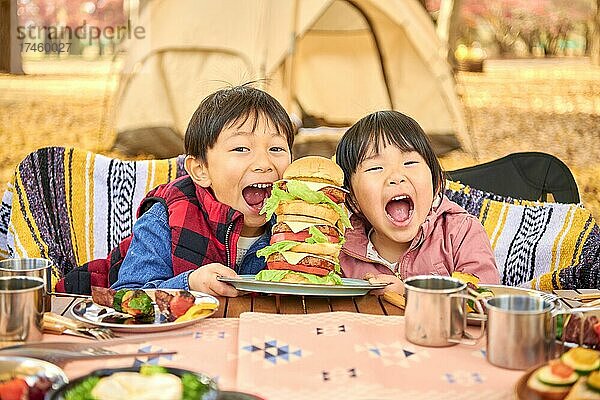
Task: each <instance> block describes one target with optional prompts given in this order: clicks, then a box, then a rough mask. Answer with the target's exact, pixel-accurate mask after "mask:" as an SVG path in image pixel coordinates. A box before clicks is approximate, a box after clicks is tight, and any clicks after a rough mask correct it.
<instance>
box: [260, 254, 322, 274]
mask: <svg viewBox="0 0 600 400" xmlns="http://www.w3.org/2000/svg"><path fill="white" fill-rule="evenodd" d="M279 261H283V262H285V263H287V261H286V259H285V257H284V256H283V255H282V254H281V253H273V254H271V255H270V256H269V258H267V264H269V262H279ZM290 265H291V266H292V267H293V266H294V265H293V264H290ZM296 265H300V266H302V265H306V266H308V267H318V268H323V269H327V270H329V271H331V270H333V269H334V264H333V262H332V261H329V260H327V259H325V258H320V257H313V256H306V257H304V258H303V259H302V260H300V262H299V263H298V264H296ZM290 269H293V268H290Z"/></svg>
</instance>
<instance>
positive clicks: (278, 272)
mask: <svg viewBox="0 0 600 400" xmlns="http://www.w3.org/2000/svg"><path fill="white" fill-rule="evenodd" d="M287 274H296V275H300V276H302V277H304V278H306V279H307V280H308V281H309V282H310V283H313V284H316V285H342V284H343V283H342V278H340V276H339V275H338V274H335V273H333V272H330V273H329V274H327V275H325V276H317V275H313V274H306V273H304V272H296V271H289V270H285V269H263V270H262V271H260V272H259V273H258V274H256V277H255V279H256V280H257V281H267V282H279V281H281V280H282V279H283V278H284V277H285V276H286V275H287Z"/></svg>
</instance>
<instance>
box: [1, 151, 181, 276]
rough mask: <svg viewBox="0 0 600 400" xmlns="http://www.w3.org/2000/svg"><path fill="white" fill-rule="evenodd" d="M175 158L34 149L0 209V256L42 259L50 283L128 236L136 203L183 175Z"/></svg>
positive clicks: (16, 171) (20, 166)
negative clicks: (48, 263) (129, 158)
mask: <svg viewBox="0 0 600 400" xmlns="http://www.w3.org/2000/svg"><path fill="white" fill-rule="evenodd" d="M183 160H184V157H183V156H179V157H177V158H171V159H167V160H143V161H123V160H118V159H114V158H109V157H105V156H103V155H100V154H94V153H91V152H88V151H83V150H78V149H72V148H64V147H47V148H42V149H39V150H36V151H34V152H33V153H31V154H29V155H28V156H27V157H25V159H23V161H21V162H20V163H19V165H18V166H17V167H16V170H15V173H14V175H13V179H12V181H11V182H9V184H8V189H7V190H6V192H5V194H4V197H3V198H2V203H1V204H0V258H8V257H11V258H24V257H41V258H47V259H50V260H52V261H53V262H54V268H53V271H52V283H53V285H55V284H56V282H57V281H58V279H60V278H62V277H63V276H64V275H65V274H66V273H68V272H70V271H71V270H73V269H74V268H77V267H78V266H80V265H82V264H84V263H86V262H88V261H90V260H93V259H96V258H101V257H106V255H107V254H108V252H109V251H110V250H112V249H113V248H114V247H115V246H116V245H117V244H118V243H119V242H120V241H121V240H122V239H123V238H125V237H127V236H129V235H130V234H131V229H132V227H133V223H134V222H135V219H136V210H137V207H138V205H139V203H140V201H141V199H142V198H143V197H144V196H145V194H146V193H147V192H148V191H149V190H150V189H152V188H154V187H155V186H157V185H159V184H162V183H167V182H169V181H171V180H173V179H175V178H177V177H179V176H181V175H183V174H185V170H184V169H183Z"/></svg>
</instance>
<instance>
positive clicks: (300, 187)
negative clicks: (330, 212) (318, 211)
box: [286, 180, 352, 228]
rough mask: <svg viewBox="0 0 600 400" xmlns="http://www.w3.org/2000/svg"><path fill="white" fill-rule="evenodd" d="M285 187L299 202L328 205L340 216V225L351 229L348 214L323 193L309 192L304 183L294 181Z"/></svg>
mask: <svg viewBox="0 0 600 400" xmlns="http://www.w3.org/2000/svg"><path fill="white" fill-rule="evenodd" d="M286 186H287V190H288V192H289V194H291V195H292V196H295V197H297V198H299V199H300V200H304V201H306V202H307V203H310V204H320V203H322V204H327V205H329V206H330V207H331V208H333V209H334V210H335V212H337V213H338V215H339V216H340V219H341V221H342V225H343V226H345V227H346V228H352V224H350V219H348V213H346V211H345V210H344V209H343V208H342V207H341V206H339V205H338V204H336V203H335V202H334V201H333V200H331V199H330V198H329V197H327V195H326V194H325V193H323V192H315V191H314V190H310V189H309V188H308V186H306V185H305V184H304V183H302V182H300V181H295V180H289V181H287V182H286Z"/></svg>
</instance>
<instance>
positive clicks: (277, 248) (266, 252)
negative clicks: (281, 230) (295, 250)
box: [256, 240, 302, 258]
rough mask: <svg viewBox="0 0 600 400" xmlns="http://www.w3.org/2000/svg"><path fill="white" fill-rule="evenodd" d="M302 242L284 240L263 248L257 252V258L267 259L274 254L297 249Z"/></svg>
mask: <svg viewBox="0 0 600 400" xmlns="http://www.w3.org/2000/svg"><path fill="white" fill-rule="evenodd" d="M301 243H302V242H296V241H294V240H282V241H281V242H277V243H273V244H272V245H270V246H267V247H263V248H262V249H260V250H258V251H257V252H256V256H257V257H264V258H267V257H269V256H270V255H271V254H273V253H283V252H284V251H288V250H290V249H291V248H292V247H296V246H298V245H299V244H301Z"/></svg>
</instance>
